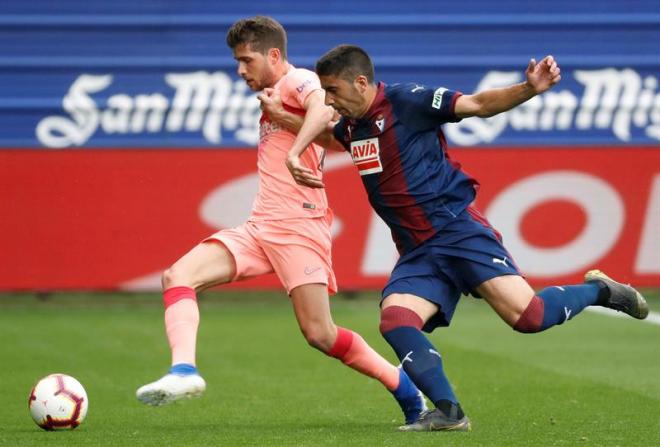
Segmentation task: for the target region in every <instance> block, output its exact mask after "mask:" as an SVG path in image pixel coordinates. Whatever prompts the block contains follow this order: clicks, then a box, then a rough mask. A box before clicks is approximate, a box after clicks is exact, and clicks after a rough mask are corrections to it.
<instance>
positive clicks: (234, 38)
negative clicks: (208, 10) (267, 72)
mask: <svg viewBox="0 0 660 447" xmlns="http://www.w3.org/2000/svg"><path fill="white" fill-rule="evenodd" d="M242 44H250V48H251V49H252V51H257V52H259V53H261V54H266V53H267V52H268V50H270V49H271V48H277V49H278V50H280V53H282V58H284V59H285V60H286V31H284V27H283V26H282V25H281V24H280V23H279V22H278V21H277V20H275V19H273V18H272V17H266V16H255V17H250V18H249V19H243V20H239V21H238V22H236V23H234V24H233V25H232V26H231V28H229V31H228V32H227V45H228V46H229V48H231V49H232V50H233V49H234V48H236V47H237V46H238V45H242Z"/></svg>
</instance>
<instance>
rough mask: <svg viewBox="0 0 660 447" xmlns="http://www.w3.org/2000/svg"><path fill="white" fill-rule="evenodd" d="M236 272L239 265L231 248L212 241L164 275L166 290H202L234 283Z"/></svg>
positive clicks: (200, 245)
mask: <svg viewBox="0 0 660 447" xmlns="http://www.w3.org/2000/svg"><path fill="white" fill-rule="evenodd" d="M235 272H236V263H235V261H234V257H233V255H232V254H231V252H230V251H229V250H228V249H227V247H226V246H225V245H224V244H223V243H221V242H219V241H215V240H208V241H204V242H202V243H200V244H198V245H196V246H195V247H193V248H192V250H190V251H189V252H188V253H186V254H185V255H183V256H182V257H181V258H180V259H179V260H178V261H176V262H175V263H174V264H173V265H172V266H171V267H170V268H169V269H167V270H166V271H165V272H164V273H163V288H165V289H167V288H170V287H174V286H187V287H191V288H193V289H196V290H201V289H205V288H207V287H211V286H214V285H218V284H224V283H226V282H229V281H231V279H232V278H233V277H234V275H235Z"/></svg>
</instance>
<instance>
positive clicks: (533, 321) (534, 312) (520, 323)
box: [507, 296, 544, 334]
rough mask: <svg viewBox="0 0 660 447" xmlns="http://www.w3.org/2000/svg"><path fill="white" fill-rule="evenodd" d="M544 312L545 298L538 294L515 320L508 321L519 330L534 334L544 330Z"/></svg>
mask: <svg viewBox="0 0 660 447" xmlns="http://www.w3.org/2000/svg"><path fill="white" fill-rule="evenodd" d="M543 314H544V306H543V300H541V299H540V298H539V297H538V296H534V297H533V298H532V300H531V301H530V302H529V304H528V305H527V308H526V309H525V310H524V311H522V312H521V313H520V314H519V316H518V317H517V318H515V319H514V321H513V322H510V321H507V323H509V325H510V326H511V327H512V328H513V329H514V330H515V331H517V332H521V333H523V334H533V333H535V332H540V331H541V330H542V329H541V328H542V326H543Z"/></svg>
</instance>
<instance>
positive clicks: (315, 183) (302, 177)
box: [286, 155, 324, 188]
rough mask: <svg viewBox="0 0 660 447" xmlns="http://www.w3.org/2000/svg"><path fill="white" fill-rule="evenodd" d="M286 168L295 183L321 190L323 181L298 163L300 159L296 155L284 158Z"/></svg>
mask: <svg viewBox="0 0 660 447" xmlns="http://www.w3.org/2000/svg"><path fill="white" fill-rule="evenodd" d="M286 167H287V168H288V169H289V172H290V173H291V175H292V176H293V179H294V180H295V182H296V183H297V184H299V185H302V186H308V187H310V188H323V187H324V185H323V181H321V178H320V177H317V176H316V175H314V172H313V171H312V170H311V169H309V168H306V167H304V166H303V165H302V163H300V157H299V156H297V155H288V156H287V157H286Z"/></svg>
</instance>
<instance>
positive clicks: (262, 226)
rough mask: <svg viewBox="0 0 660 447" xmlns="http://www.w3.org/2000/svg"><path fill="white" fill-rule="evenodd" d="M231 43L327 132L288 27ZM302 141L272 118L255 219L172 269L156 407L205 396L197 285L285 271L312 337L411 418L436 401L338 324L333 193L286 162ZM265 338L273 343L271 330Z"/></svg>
mask: <svg viewBox="0 0 660 447" xmlns="http://www.w3.org/2000/svg"><path fill="white" fill-rule="evenodd" d="M227 44H228V46H229V47H230V48H231V49H232V51H233V54H234V58H235V59H236V61H237V63H238V74H239V75H240V76H241V77H242V78H243V79H244V80H245V82H246V83H247V84H248V86H249V87H250V88H251V89H252V90H253V91H262V90H264V89H268V92H270V93H273V92H277V94H278V96H279V97H280V98H282V102H283V104H284V105H283V106H284V107H285V108H286V109H287V110H288V111H289V112H290V113H292V114H295V116H297V117H299V118H300V119H301V127H302V129H301V132H305V133H310V132H311V133H313V134H318V133H319V132H320V131H321V130H323V129H325V128H326V127H327V126H328V123H329V122H330V119H331V118H332V117H333V114H334V112H333V110H332V109H331V108H330V107H328V106H326V105H325V104H324V95H323V90H322V89H321V85H320V83H319V80H318V77H317V76H316V74H315V73H314V72H312V71H309V70H304V69H299V68H296V67H294V66H293V65H291V64H290V63H289V62H288V61H287V57H286V33H285V31H284V28H283V27H282V25H280V24H279V23H278V22H276V21H275V20H273V19H272V18H270V17H263V16H258V17H253V18H250V19H245V20H240V21H238V22H236V23H235V24H234V25H233V26H232V27H231V29H230V30H229V32H228V34H227ZM262 95H265V94H262ZM295 141H298V138H297V137H296V134H295V133H293V132H291V131H288V130H286V129H284V128H282V127H281V126H279V125H278V123H276V122H273V121H272V120H271V119H270V117H269V116H268V113H264V114H263V115H262V117H261V121H260V141H259V147H258V152H257V167H258V172H259V191H258V193H257V196H256V199H255V201H254V205H253V208H252V213H251V216H250V217H249V219H248V221H247V222H246V223H245V224H243V225H241V226H239V227H236V228H230V229H224V230H221V231H219V232H217V233H216V234H214V235H212V236H210V237H209V238H208V239H206V240H204V241H203V242H201V243H200V244H199V245H197V246H195V247H194V248H193V249H192V250H191V251H190V252H188V253H187V254H186V255H184V256H183V257H182V258H181V259H179V260H178V261H177V262H176V263H175V264H174V265H173V266H172V267H170V268H169V269H168V270H166V271H165V273H164V274H163V289H164V294H163V296H164V302H165V326H166V331H167V337H168V340H169V343H170V347H171V351H172V367H171V368H170V370H169V373H168V374H166V375H165V376H163V377H162V378H160V379H159V380H157V381H155V382H152V383H149V384H147V385H144V386H143V387H141V388H139V389H138V390H137V397H138V399H139V400H140V401H142V402H144V403H146V404H150V405H162V404H166V403H169V402H172V401H174V400H177V399H180V398H183V397H193V396H198V395H200V394H201V393H202V392H203V391H204V390H205V388H206V382H205V381H204V379H203V378H202V377H201V375H200V374H199V372H198V370H197V367H196V360H195V350H196V339H197V329H198V325H199V310H198V306H197V300H196V291H198V290H203V289H205V288H207V287H210V286H214V285H218V284H224V283H228V282H231V281H238V280H242V279H246V278H251V277H254V276H259V275H264V274H267V273H271V272H275V273H276V274H277V276H278V277H279V279H280V280H281V282H282V284H283V285H284V287H285V288H286V291H287V293H288V294H289V296H290V298H291V303H292V305H293V310H294V313H295V315H296V319H297V321H298V324H299V326H300V329H301V331H302V333H303V335H304V337H305V338H306V340H307V342H308V343H309V344H310V345H311V346H313V347H314V348H316V349H318V350H320V351H321V352H323V353H324V354H326V355H328V356H331V357H334V358H337V359H338V360H340V361H341V362H342V363H344V364H345V365H347V366H349V367H351V368H353V369H354V370H356V371H358V372H360V373H362V374H365V375H367V376H370V377H373V378H375V379H377V380H379V381H380V382H381V383H382V384H383V385H384V386H385V387H386V388H387V389H388V390H389V391H390V392H391V393H392V395H393V396H394V397H395V399H396V401H397V402H398V404H399V405H400V407H401V409H402V410H403V412H404V417H405V420H406V422H407V423H412V422H414V421H416V420H417V419H418V418H419V416H420V414H421V413H422V412H423V411H424V410H425V409H426V406H425V401H424V397H423V396H422V395H421V393H420V392H419V390H418V389H417V387H416V386H415V385H414V384H413V383H412V382H411V381H410V379H409V378H408V376H407V374H406V373H405V371H404V370H403V369H402V368H397V367H396V366H394V365H392V364H390V363H389V362H388V361H387V360H385V359H384V358H383V357H382V356H380V355H379V354H378V353H376V351H374V350H373V349H372V348H371V347H370V346H369V345H368V344H367V343H366V342H365V341H364V339H363V338H362V337H361V336H360V335H359V334H357V333H355V332H353V331H351V330H349V329H346V328H343V327H340V326H337V325H335V323H334V322H333V321H332V317H331V314H330V305H329V293H335V292H336V290H337V286H336V281H335V276H334V273H333V270H332V261H331V234H330V226H331V223H332V211H331V210H330V208H329V207H328V202H327V198H326V195H325V191H324V190H323V189H315V188H309V187H307V186H301V185H298V184H296V183H295V181H294V180H293V179H292V178H291V175H290V174H289V171H288V170H287V167H286V166H285V160H286V156H287V153H288V152H289V150H290V149H291V147H292V145H293V144H294V142H295ZM328 141H330V140H328ZM305 149H306V151H305V153H304V154H303V155H301V157H299V159H298V162H299V164H300V166H303V167H305V168H306V169H309V171H310V172H312V173H314V175H316V176H318V177H319V178H320V177H321V174H322V171H321V169H322V162H323V153H324V149H323V148H322V147H321V146H319V145H317V144H315V143H311V142H310V143H308V144H306V145H305ZM339 150H342V149H341V148H339ZM263 335H264V343H267V340H268V334H263Z"/></svg>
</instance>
